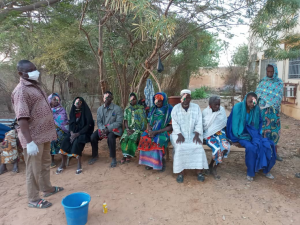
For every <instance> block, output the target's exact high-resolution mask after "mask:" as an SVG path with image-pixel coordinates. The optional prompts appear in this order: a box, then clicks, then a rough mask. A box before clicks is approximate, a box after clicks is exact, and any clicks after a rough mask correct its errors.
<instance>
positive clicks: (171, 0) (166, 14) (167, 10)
mask: <svg viewBox="0 0 300 225" xmlns="http://www.w3.org/2000/svg"><path fill="white" fill-rule="evenodd" d="M172 3H173V0H170V1H169V4H168V6H167V9H166V11H165V17H167V16H168V12H169V8H170V6H171V4H172Z"/></svg>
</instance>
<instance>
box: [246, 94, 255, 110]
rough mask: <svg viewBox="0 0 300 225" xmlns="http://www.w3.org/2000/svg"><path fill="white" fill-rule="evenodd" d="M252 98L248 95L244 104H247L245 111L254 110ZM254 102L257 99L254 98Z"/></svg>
mask: <svg viewBox="0 0 300 225" xmlns="http://www.w3.org/2000/svg"><path fill="white" fill-rule="evenodd" d="M253 98H255V97H253V96H251V95H249V96H248V97H247V100H246V103H247V109H249V110H252V109H253V108H254V106H255V105H254V103H253ZM255 100H256V101H257V98H255Z"/></svg>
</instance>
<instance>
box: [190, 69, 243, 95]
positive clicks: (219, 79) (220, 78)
mask: <svg viewBox="0 0 300 225" xmlns="http://www.w3.org/2000/svg"><path fill="white" fill-rule="evenodd" d="M228 73H229V69H228V68H227V67H219V68H214V69H211V68H200V69H199V72H198V73H197V74H194V75H193V76H191V78H190V83H189V89H190V90H195V89H196V88H200V87H203V86H207V87H211V88H221V87H224V86H225V80H224V77H226V75H227V74H228ZM238 86H241V83H239V84H238Z"/></svg>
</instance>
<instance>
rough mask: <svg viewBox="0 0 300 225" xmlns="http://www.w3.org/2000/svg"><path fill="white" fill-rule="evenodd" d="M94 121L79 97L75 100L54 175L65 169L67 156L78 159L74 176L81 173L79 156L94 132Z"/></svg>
mask: <svg viewBox="0 0 300 225" xmlns="http://www.w3.org/2000/svg"><path fill="white" fill-rule="evenodd" d="M94 125H95V124H94V120H93V116H92V113H91V110H90V108H89V107H88V105H87V104H86V102H85V101H84V100H83V98H81V97H77V98H75V100H74V101H73V105H72V108H71V112H70V124H69V131H70V134H68V136H67V137H66V138H65V139H64V140H63V141H62V144H61V150H60V153H61V154H62V162H61V165H60V166H59V167H58V168H57V170H56V174H60V173H62V172H63V170H64V169H66V161H67V156H74V157H76V158H77V159H78V166H77V170H76V174H81V173H82V168H81V156H82V151H83V149H84V146H85V144H86V143H87V142H90V137H91V135H92V133H93V131H94Z"/></svg>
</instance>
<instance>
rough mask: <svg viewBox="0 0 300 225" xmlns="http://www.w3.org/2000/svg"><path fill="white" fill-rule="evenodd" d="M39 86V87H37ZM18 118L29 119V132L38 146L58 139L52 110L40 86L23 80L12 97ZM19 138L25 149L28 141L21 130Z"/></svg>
mask: <svg viewBox="0 0 300 225" xmlns="http://www.w3.org/2000/svg"><path fill="white" fill-rule="evenodd" d="M36 86H37V87H36ZM11 100H12V104H13V107H14V111H15V114H16V118H17V119H18V120H19V119H20V118H29V120H28V121H29V130H30V135H31V138H32V140H33V141H34V142H35V143H36V144H43V143H46V142H51V141H53V140H56V139H57V135H56V131H55V125H54V120H53V115H52V110H51V108H50V106H49V104H48V101H47V96H46V93H45V92H44V91H43V90H42V89H41V87H40V86H39V85H34V84H32V83H31V82H29V81H27V80H25V79H23V78H21V79H20V83H19V84H18V85H17V87H16V88H15V89H14V91H13V92H12V95H11ZM18 136H19V139H20V142H21V145H22V147H23V148H26V144H27V141H26V139H25V138H24V135H23V134H22V132H21V130H20V129H18Z"/></svg>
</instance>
